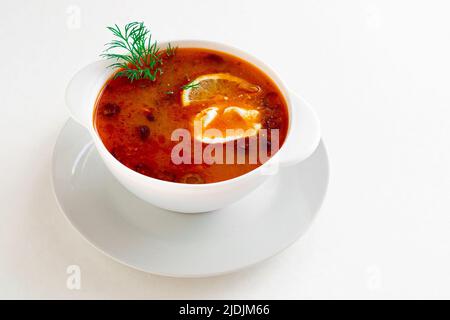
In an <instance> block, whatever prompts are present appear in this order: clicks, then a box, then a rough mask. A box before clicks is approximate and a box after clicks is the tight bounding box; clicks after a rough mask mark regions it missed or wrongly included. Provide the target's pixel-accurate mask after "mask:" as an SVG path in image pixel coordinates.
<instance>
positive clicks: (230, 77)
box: [94, 48, 289, 183]
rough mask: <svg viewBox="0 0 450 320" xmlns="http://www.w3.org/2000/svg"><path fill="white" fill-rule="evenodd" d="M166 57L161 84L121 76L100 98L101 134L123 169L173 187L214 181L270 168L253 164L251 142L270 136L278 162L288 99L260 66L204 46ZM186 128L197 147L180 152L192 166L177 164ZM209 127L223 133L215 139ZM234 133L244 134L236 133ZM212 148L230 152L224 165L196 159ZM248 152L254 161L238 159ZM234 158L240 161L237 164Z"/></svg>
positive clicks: (98, 120)
mask: <svg viewBox="0 0 450 320" xmlns="http://www.w3.org/2000/svg"><path fill="white" fill-rule="evenodd" d="M161 57H162V58H161V59H162V64H161V65H162V68H161V71H160V72H159V74H158V76H157V77H156V79H154V80H149V79H138V80H134V81H131V80H130V79H128V78H126V77H114V76H113V77H111V78H110V79H109V80H108V81H107V82H106V84H105V85H104V87H103V89H102V91H101V92H100V94H99V96H98V98H97V101H96V107H95V111H94V125H95V128H96V130H97V132H98V134H99V136H100V138H101V140H102V142H103V144H104V145H105V147H106V148H107V149H108V151H109V152H110V153H111V154H112V155H113V156H114V157H115V158H116V159H117V160H118V161H120V162H121V163H122V164H124V165H125V166H127V167H129V168H130V169H132V170H134V171H137V172H138V173H140V174H143V175H146V176H149V177H152V178H156V179H161V180H165V181H171V182H178V183H214V182H219V181H224V180H228V179H232V178H235V177H238V176H240V175H243V174H245V173H247V172H249V171H251V170H254V169H255V168H257V167H259V166H260V165H261V164H262V163H263V162H264V161H263V160H262V159H260V158H259V157H258V159H257V160H256V162H255V161H253V162H252V161H248V160H249V158H250V156H249V152H250V150H254V149H252V147H251V144H252V143H250V140H251V137H256V136H258V137H259V136H261V135H265V136H266V140H263V141H265V142H264V143H265V144H267V146H266V147H267V149H268V155H269V157H270V156H273V154H274V153H275V152H276V150H275V151H274V152H271V150H272V149H271V147H272V145H273V141H272V139H273V138H274V137H275V136H274V135H273V134H272V133H271V132H272V130H274V129H276V130H277V132H278V136H277V139H278V142H277V145H278V146H279V147H281V146H282V144H283V142H284V140H285V138H286V134H287V131H288V126H289V118H288V111H287V105H286V101H285V100H284V98H283V95H282V94H281V92H280V90H279V89H278V87H277V86H276V84H275V83H274V82H273V81H272V80H271V79H270V78H269V77H268V76H267V75H266V74H265V73H264V72H262V71H261V70H259V69H258V68H257V67H256V66H254V65H252V64H250V63H249V62H246V61H244V60H242V59H240V58H238V57H235V56H232V55H229V54H226V53H222V52H218V51H212V50H208V49H202V48H177V49H176V51H175V54H173V55H170V56H169V55H161ZM196 123H197V124H199V126H200V128H201V129H202V130H201V131H203V132H202V133H201V134H198V133H197V131H196V127H195V124H196ZM179 129H184V130H185V131H187V132H188V133H190V136H189V142H190V143H191V144H190V146H191V147H190V148H189V149H183V152H181V153H180V154H181V155H183V156H186V153H188V157H187V158H190V159H192V161H184V162H182V163H179V161H178V162H177V161H174V159H173V150H174V148H176V147H177V145H178V146H179V144H180V138H177V139H174V132H176V130H179ZM208 129H217V130H219V132H223V135H222V136H221V135H220V134H217V132H215V133H213V134H207V131H208ZM228 129H234V130H237V131H239V129H241V132H240V133H238V134H234V135H233V134H231V135H228V134H225V131H226V130H228ZM264 129H266V130H264ZM242 131H245V132H247V133H242ZM266 131H267V134H266V133H264V132H266ZM248 132H249V133H248ZM184 142H186V141H184ZM230 144H231V148H230V149H226V147H225V145H230ZM195 146H197V147H198V148H197V149H196V147H195ZM211 146H213V147H223V154H221V155H220V154H219V155H218V154H215V153H217V151H214V154H215V156H216V157H218V158H220V159H223V161H222V162H220V161H216V162H213V163H211V161H201V162H200V163H199V161H194V153H195V152H198V151H199V150H200V154H202V152H204V151H206V150H207V148H211ZM260 147H261V146H260V145H258V148H260ZM186 150H187V151H186ZM215 150H218V149H215ZM230 150H231V151H230ZM230 152H231V153H232V154H231V155H230ZM242 154H243V155H244V158H245V160H246V161H243V162H242V161H237V160H236V159H237V158H238V157H239V155H242ZM227 157H228V158H227ZM225 158H226V159H227V161H225ZM231 158H232V159H234V161H231V163H230V161H228V160H229V159H231ZM183 159H185V157H184V158H183ZM216 159H217V158H216Z"/></svg>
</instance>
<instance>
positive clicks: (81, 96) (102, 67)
mask: <svg viewBox="0 0 450 320" xmlns="http://www.w3.org/2000/svg"><path fill="white" fill-rule="evenodd" d="M109 64H110V62H108V61H105V60H102V61H96V62H93V63H91V64H89V65H87V66H86V67H84V68H83V69H81V70H80V71H78V72H77V73H76V74H75V75H74V76H73V77H72V79H71V80H70V82H69V85H68V86H67V89H66V97H65V100H66V105H67V108H68V109H69V113H70V116H71V117H72V118H73V119H74V120H75V121H77V122H78V123H79V124H81V125H82V126H84V127H86V128H89V127H90V125H91V122H92V114H93V107H94V104H95V99H97V95H98V92H99V91H100V89H101V86H103V84H104V82H105V81H106V79H107V76H108V75H109V74H111V72H112V70H111V69H109V68H108V65H109Z"/></svg>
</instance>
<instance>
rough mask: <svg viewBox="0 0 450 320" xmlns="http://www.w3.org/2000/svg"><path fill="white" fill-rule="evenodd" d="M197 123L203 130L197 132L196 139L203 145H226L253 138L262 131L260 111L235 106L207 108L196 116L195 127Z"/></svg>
mask: <svg viewBox="0 0 450 320" xmlns="http://www.w3.org/2000/svg"><path fill="white" fill-rule="evenodd" d="M196 123H197V124H200V125H201V127H202V130H201V132H196V133H197V135H196V136H195V139H196V140H198V141H201V142H203V143H225V142H228V141H233V140H238V139H242V138H246V137H251V136H255V135H257V134H258V131H259V130H260V129H261V123H260V113H259V111H257V110H254V109H251V108H242V107H235V106H229V107H225V108H219V107H217V106H213V107H209V108H206V109H204V110H202V111H201V112H199V113H198V114H197V115H196V116H195V118H194V126H195V125H196ZM209 129H215V130H214V131H211V130H209ZM227 130H232V131H228V132H227Z"/></svg>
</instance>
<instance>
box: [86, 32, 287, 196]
mask: <svg viewBox="0 0 450 320" xmlns="http://www.w3.org/2000/svg"><path fill="white" fill-rule="evenodd" d="M169 43H170V44H171V45H176V46H178V47H180V48H198V49H206V50H211V51H217V52H223V53H225V54H228V55H231V56H237V57H238V58H240V59H242V60H244V61H246V62H247V63H250V64H252V65H253V66H254V67H256V68H258V69H260V70H261V71H262V72H264V73H265V74H266V75H267V76H268V77H269V78H270V79H271V80H272V81H273V82H274V83H275V84H276V85H277V87H278V89H279V90H280V92H281V93H282V94H283V97H284V99H285V101H286V104H287V108H288V117H289V125H288V131H287V134H286V138H285V140H284V142H283V144H282V146H281V147H280V148H279V150H278V151H277V153H276V154H275V155H274V156H272V157H270V158H269V160H267V161H266V162H265V163H263V164H262V165H260V166H259V167H257V168H255V169H253V170H251V171H249V172H246V173H244V174H242V175H240V176H237V177H234V178H231V179H227V180H223V181H218V182H210V183H201V184H188V183H181V182H175V181H166V180H161V179H157V178H153V177H149V176H146V175H143V174H141V173H139V172H137V171H134V170H133V169H131V168H129V167H127V166H126V165H124V164H123V163H121V162H120V161H119V160H117V159H116V158H115V157H114V156H113V155H112V154H111V152H109V150H108V149H107V148H106V146H105V145H104V143H103V141H102V140H101V138H100V136H99V134H98V132H97V130H96V128H95V125H94V121H93V118H91V121H90V126H89V131H90V132H91V135H93V136H94V141H95V145H96V146H97V148H99V147H100V148H101V151H102V154H103V155H104V156H106V157H107V158H108V160H109V161H110V163H112V164H114V165H116V166H117V165H118V166H119V168H120V169H125V171H126V172H127V173H128V174H130V175H132V176H134V177H135V178H136V179H139V180H141V181H148V182H152V183H153V184H159V185H161V186H167V187H171V188H177V189H192V190H201V189H209V188H211V187H221V186H226V185H230V184H234V183H237V182H240V181H242V180H246V179H249V178H250V177H252V176H255V175H257V174H260V176H266V177H270V176H272V175H276V174H277V173H278V170H277V171H276V172H275V173H274V174H261V171H262V170H263V169H265V168H267V167H268V166H270V165H272V164H273V163H274V162H275V161H276V162H277V165H278V166H280V165H281V163H282V161H281V160H280V154H283V153H284V152H285V151H284V150H285V149H286V148H285V145H286V142H287V141H288V139H289V137H290V133H291V131H292V130H291V127H292V118H293V117H292V113H293V108H292V103H291V99H290V96H291V93H290V91H289V89H288V87H287V86H286V85H285V83H284V81H283V80H282V79H281V77H280V76H279V75H278V73H277V72H276V71H275V70H274V68H273V67H272V66H270V65H269V64H267V63H265V62H263V61H262V60H260V59H259V58H258V57H256V56H255V55H254V54H252V53H249V52H247V51H244V50H242V49H239V48H237V47H235V46H232V45H229V44H225V43H221V42H217V41H210V40H197V39H182V40H167V41H162V42H158V45H159V47H160V48H163V49H165V48H166V47H167V46H168V44H169ZM214 47H219V48H214ZM249 59H250V60H251V61H249ZM102 61H106V60H102ZM268 73H270V74H268ZM113 74H114V70H112V69H111V71H110V72H108V75H107V77H106V79H104V80H102V85H101V87H100V89H98V88H95V100H94V104H93V106H92V112H94V111H95V106H96V102H97V99H98V97H99V96H100V93H101V91H102V90H103V88H104V86H105V85H106V83H107V82H108V81H109V79H110V78H111V77H112V75H113ZM119 168H118V169H119Z"/></svg>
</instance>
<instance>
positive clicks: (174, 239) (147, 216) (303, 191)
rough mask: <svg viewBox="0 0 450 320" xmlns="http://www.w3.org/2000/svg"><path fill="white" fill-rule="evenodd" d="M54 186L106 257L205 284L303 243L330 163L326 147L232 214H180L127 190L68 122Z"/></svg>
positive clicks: (55, 157) (56, 161) (86, 138)
mask: <svg viewBox="0 0 450 320" xmlns="http://www.w3.org/2000/svg"><path fill="white" fill-rule="evenodd" d="M53 185H54V188H55V193H56V197H57V199H58V202H59V204H60V206H61V208H62V211H63V212H64V214H65V215H66V216H67V218H68V219H69V221H70V222H71V223H72V225H73V226H74V227H75V228H76V229H77V230H78V231H79V232H80V233H81V234H82V235H83V236H84V237H85V238H86V239H87V240H88V241H89V242H90V243H91V244H92V245H94V246H95V247H96V248H98V249H99V250H101V251H102V252H103V253H105V254H106V255H108V256H110V257H112V258H113V259H115V260H117V261H119V262H122V263H124V264H126V265H128V266H130V267H133V268H136V269H139V270H142V271H145V272H150V273H154V274H159V275H166V276H174V277H206V276H213V275H218V274H223V273H228V272H232V271H236V270H239V269H242V268H245V267H248V266H250V265H253V264H255V263H258V262H260V261H263V260H265V259H267V258H269V257H271V256H273V255H275V254H277V253H279V252H280V251H282V250H283V249H285V248H286V247H288V246H289V245H290V244H292V243H293V242H294V241H295V240H297V239H298V238H299V237H300V236H302V235H303V234H304V233H305V231H306V230H307V229H308V227H309V225H310V224H311V222H312V220H313V219H314V217H315V215H316V214H317V212H318V210H319V208H320V206H321V204H322V202H323V199H324V197H325V192H326V189H327V185H328V157H327V154H326V150H325V147H324V145H323V143H321V144H320V145H319V147H318V149H317V150H316V152H315V153H314V154H313V155H312V156H311V157H310V158H309V159H307V160H306V161H304V162H302V163H301V164H299V165H297V166H294V167H290V168H285V169H281V172H279V173H278V174H277V175H275V176H273V177H271V178H270V179H269V180H268V181H267V182H266V183H265V184H264V185H262V186H261V187H260V188H259V189H257V190H255V191H254V192H253V193H251V194H250V195H249V196H247V197H246V198H244V199H242V200H240V201H239V202H237V203H235V204H233V205H232V206H230V207H227V208H225V209H222V210H220V211H216V212H211V213H202V214H181V213H174V212H169V211H165V210H162V209H159V208H156V207H154V206H152V205H150V204H148V203H146V202H144V201H142V200H140V199H138V198H137V197H135V196H134V195H133V194H131V193H130V192H128V191H127V190H125V189H124V188H123V187H122V186H121V185H120V184H119V183H118V182H117V181H116V180H115V178H114V177H113V176H112V175H111V174H110V173H109V171H108V170H107V169H106V167H105V166H104V164H103V162H102V160H101V159H100V157H99V155H98V154H97V151H96V149H95V147H94V146H93V144H92V143H91V139H90V136H89V134H88V132H87V131H86V130H85V129H84V128H82V127H81V126H80V125H78V124H76V123H75V122H74V121H72V120H69V121H68V122H67V123H66V125H65V126H64V128H63V129H62V130H61V133H60V135H59V137H58V140H57V143H56V146H55V150H54V154H53Z"/></svg>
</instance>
